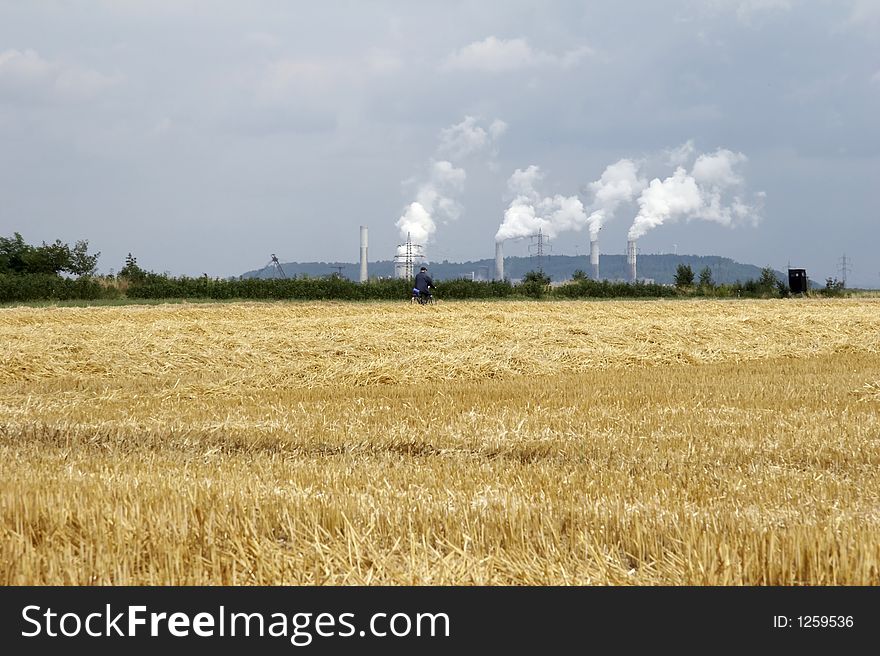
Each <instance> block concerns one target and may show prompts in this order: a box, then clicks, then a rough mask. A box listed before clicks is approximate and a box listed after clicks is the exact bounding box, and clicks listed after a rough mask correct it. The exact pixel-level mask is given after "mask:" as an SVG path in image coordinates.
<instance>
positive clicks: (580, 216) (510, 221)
mask: <svg viewBox="0 0 880 656" xmlns="http://www.w3.org/2000/svg"><path fill="white" fill-rule="evenodd" d="M543 178H544V175H543V173H541V170H540V169H539V168H538V167H537V166H535V165H532V166H529V167H528V168H527V169H525V170H522V169H516V171H514V172H513V175H511V176H510V179H509V180H508V181H507V187H508V189H509V190H510V193H511V194H512V196H513V200H512V201H511V203H510V206H509V207H508V208H507V210H506V211H505V212H504V220H503V221H502V223H501V226H499V228H498V232H497V233H496V234H495V241H496V242H500V241H504V240H506V239H519V238H522V237H530V236H532V235H534V234H537V232H538V231H539V230H540V231H541V232H542V233H543V234H545V235H546V236H548V237H550V238H553V237H556V236H557V235H558V234H560V233H562V232H568V231H571V230H580V229H581V228H583V227H584V226H585V225H586V223H587V215H586V212H585V211H584V206H583V203H581V201H580V199H579V198H578V197H577V196H562V195H560V194H557V195H555V196H547V197H542V195H541V194H540V193H538V191H537V190H536V189H535V186H536V184H537V183H539V182H540V181H541V180H543Z"/></svg>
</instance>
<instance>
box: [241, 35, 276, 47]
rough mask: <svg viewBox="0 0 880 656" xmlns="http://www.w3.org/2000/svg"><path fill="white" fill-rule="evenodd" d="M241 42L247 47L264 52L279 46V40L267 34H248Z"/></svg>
mask: <svg viewBox="0 0 880 656" xmlns="http://www.w3.org/2000/svg"><path fill="white" fill-rule="evenodd" d="M243 41H244V44H245V45H247V46H251V47H253V48H259V49H264V50H274V49H275V48H277V47H279V46H280V45H281V39H279V38H278V37H277V36H275V35H274V34H270V33H269V32H248V33H247V34H245V35H244V39H243Z"/></svg>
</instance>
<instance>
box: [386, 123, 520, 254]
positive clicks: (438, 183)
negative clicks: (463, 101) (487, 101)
mask: <svg viewBox="0 0 880 656" xmlns="http://www.w3.org/2000/svg"><path fill="white" fill-rule="evenodd" d="M506 130H507V124H506V123H505V122H504V121H502V120H500V119H496V120H494V121H492V122H491V123H490V124H489V125H488V126H486V127H485V128H484V127H482V126H481V125H479V124H478V119H476V118H474V117H473V116H465V118H464V120H463V121H462V122H461V123H457V124H455V125H452V126H450V127H448V128H445V129H443V130H441V132H440V137H439V140H440V143H439V144H438V146H437V153H436V154H437V155H438V156H439V155H445V156H446V157H448V158H449V159H432V160H431V161H430V165H429V172H428V176H427V180H425V181H423V182H421V183H420V184H419V185H418V188H417V190H416V194H415V196H416V197H415V200H414V201H413V202H411V203H410V204H409V205H407V206H406V208H404V211H403V214H402V215H401V217H400V218H399V219H398V220H397V223H396V225H397V228H398V229H399V230H400V236H401V238H403V239H405V238H406V236H407V235H409V236H410V238H411V240H412V241H413V242H414V243H416V244H422V245H424V244H427V243H428V242H429V241H431V239H432V237H433V236H434V234H435V233H436V231H437V223H438V221H439V222H440V223H446V222H448V221H455V220H457V219H458V218H459V216H461V212H462V207H461V204H460V203H459V202H458V201H456V200H455V197H456V196H457V195H459V194H461V192H462V191H463V189H464V183H465V179H466V178H467V174H466V172H465V170H464V169H463V168H460V167H457V166H456V165H455V164H453V163H452V161H450V160H456V159H463V158H467V157H470V156H472V155H476V154H479V153H481V152H483V151H486V150H489V151H490V156H493V157H494V155H495V153H496V151H497V142H498V139H499V138H500V137H501V135H503V134H504V132H505V131H506Z"/></svg>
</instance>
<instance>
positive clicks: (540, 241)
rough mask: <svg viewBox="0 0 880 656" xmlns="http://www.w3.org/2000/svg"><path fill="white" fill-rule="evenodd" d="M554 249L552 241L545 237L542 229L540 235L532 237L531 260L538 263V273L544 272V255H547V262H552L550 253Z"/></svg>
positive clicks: (530, 245) (539, 230)
mask: <svg viewBox="0 0 880 656" xmlns="http://www.w3.org/2000/svg"><path fill="white" fill-rule="evenodd" d="M551 250H552V247H551V246H550V240H549V239H548V238H547V237H545V236H544V233H543V232H542V231H541V229H540V228H539V229H538V234H537V235H535V236H533V237H532V243H531V244H529V259H530V260H532V261H533V262H537V264H538V266H537V269H538V271H543V270H544V255H545V253H546V256H547V261H548V263H549V261H550V251H551Z"/></svg>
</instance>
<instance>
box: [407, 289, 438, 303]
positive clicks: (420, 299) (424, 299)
mask: <svg viewBox="0 0 880 656" xmlns="http://www.w3.org/2000/svg"><path fill="white" fill-rule="evenodd" d="M409 302H410V305H416V304H418V305H434V295H433V294H431V293H430V292H428V293H426V294H422V293H421V292H419V290H417V289H413V290H412V296H411V297H410V299H409Z"/></svg>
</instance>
